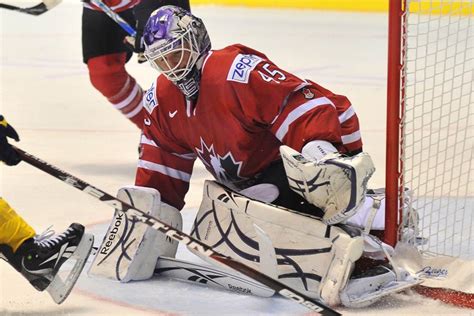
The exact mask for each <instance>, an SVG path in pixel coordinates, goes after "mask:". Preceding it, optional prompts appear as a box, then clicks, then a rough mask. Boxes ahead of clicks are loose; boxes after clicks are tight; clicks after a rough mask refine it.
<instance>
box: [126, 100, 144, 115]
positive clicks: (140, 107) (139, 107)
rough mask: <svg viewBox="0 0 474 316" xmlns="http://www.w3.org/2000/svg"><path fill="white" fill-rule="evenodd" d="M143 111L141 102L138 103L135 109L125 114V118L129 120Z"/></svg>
mask: <svg viewBox="0 0 474 316" xmlns="http://www.w3.org/2000/svg"><path fill="white" fill-rule="evenodd" d="M142 109H143V101H140V103H138V105H137V106H136V107H135V109H134V110H133V111H131V112H129V113H127V114H125V117H127V118H131V117H134V116H135V115H137V114H138V113H140V111H141V110H142Z"/></svg>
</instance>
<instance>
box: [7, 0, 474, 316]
mask: <svg viewBox="0 0 474 316" xmlns="http://www.w3.org/2000/svg"><path fill="white" fill-rule="evenodd" d="M194 13H195V14H196V15H198V16H201V17H202V18H203V19H204V21H205V22H206V25H207V28H208V30H209V33H210V35H211V38H212V40H213V47H214V48H221V47H224V46H226V45H228V44H232V43H243V44H246V45H248V46H251V47H253V48H255V49H258V50H261V51H263V52H265V53H266V54H267V55H268V57H269V58H270V59H272V60H273V61H274V62H275V63H276V64H278V65H280V66H281V67H282V68H284V69H286V70H289V71H291V72H294V73H296V74H298V75H300V76H301V77H305V78H311V79H312V80H314V81H316V82H318V83H319V84H321V85H323V86H325V87H327V88H328V89H330V90H332V91H334V92H336V93H339V94H344V95H347V96H348V97H349V98H350V99H351V100H352V103H353V104H354V106H355V107H356V110H357V111H358V113H359V117H360V121H361V126H362V134H363V138H364V141H365V149H366V151H368V152H369V153H370V154H371V155H372V157H373V159H374V161H375V164H376V167H377V172H376V175H375V176H374V178H373V179H372V180H371V181H372V186H373V187H380V186H383V185H384V183H383V179H384V176H383V175H384V158H385V155H384V143H385V138H384V126H385V104H386V100H385V99H386V96H385V91H386V87H385V82H386V68H387V67H386V51H387V16H386V15H385V14H362V13H357V14H356V13H336V12H323V11H311V10H308V11H304V10H299V11H298V10H268V9H245V8H230V7H229V8H223V7H214V6H204V7H196V8H194ZM0 19H1V24H0V25H1V90H0V95H1V109H0V113H2V114H3V115H5V116H6V118H7V119H8V121H9V122H10V123H11V124H12V125H13V126H15V128H16V129H17V131H18V132H19V134H20V136H21V142H20V143H19V144H18V145H19V147H20V148H23V149H24V150H26V151H28V152H31V153H32V154H34V155H37V156H39V157H41V158H42V159H44V160H46V161H48V162H50V163H52V164H54V165H56V166H58V167H60V168H62V169H64V170H66V171H68V172H70V173H72V174H74V175H76V176H78V177H80V178H82V179H84V180H85V181H87V182H89V183H91V184H93V185H95V186H97V187H99V188H101V189H103V190H105V191H107V192H110V193H112V194H115V192H116V191H117V189H118V188H119V187H121V186H122V185H125V184H132V183H133V181H134V172H135V165H136V161H137V143H138V139H139V132H138V130H137V129H136V128H135V127H134V126H132V124H130V123H129V122H128V121H127V120H126V119H125V118H123V117H122V116H121V114H119V113H118V112H117V111H116V110H114V109H113V108H112V106H111V105H109V104H108V103H107V101H106V100H105V99H104V98H103V97H102V96H101V95H100V94H99V93H98V92H96V91H95V90H94V89H93V88H92V86H91V84H90V83H89V79H88V74H87V69H86V67H85V65H84V64H83V63H82V57H81V4H80V1H78V0H75V1H72V0H71V1H66V2H65V3H62V4H61V5H59V6H58V7H56V8H55V9H53V10H52V11H51V12H47V13H46V14H44V15H42V16H39V17H34V16H28V15H23V14H21V13H17V12H11V11H5V10H2V11H0ZM127 67H128V70H129V71H130V72H131V73H132V74H133V76H135V77H136V78H137V80H138V82H139V83H141V85H142V87H143V88H147V87H148V85H149V84H150V83H151V82H152V81H153V80H154V78H155V76H156V73H155V72H154V70H153V69H151V68H150V67H149V66H148V65H146V64H143V65H138V64H137V62H136V60H135V59H132V60H131V61H130V62H129V63H128V66H127ZM0 172H1V182H0V185H1V191H0V194H1V195H2V196H3V197H5V198H6V199H7V200H8V201H9V202H10V204H11V205H12V206H13V207H14V208H15V209H16V210H17V211H18V212H19V213H20V214H22V216H23V217H24V218H25V219H26V220H27V221H28V222H30V223H31V224H32V225H33V226H34V227H35V228H36V229H37V231H38V232H41V231H42V230H43V229H45V228H47V227H48V226H49V225H54V227H55V228H56V229H57V230H58V231H60V230H62V229H64V228H65V227H67V225H69V223H70V222H73V221H77V222H81V223H83V224H85V225H86V227H87V228H88V229H89V230H90V231H91V232H96V233H98V235H99V234H100V232H101V230H103V229H104V227H105V223H106V222H108V221H109V220H110V219H111V217H112V214H113V210H112V209H111V208H109V207H108V206H106V205H104V204H102V203H99V202H98V201H96V200H94V199H92V198H91V197H89V196H87V195H85V194H83V193H81V192H79V191H77V190H74V189H73V188H71V187H68V186H66V185H64V184H63V183H61V182H60V181H58V180H56V179H54V178H52V177H51V176H49V175H47V174H45V173H42V172H41V171H39V170H37V169H35V168H33V167H31V166H29V165H27V164H26V163H21V164H20V165H19V166H18V167H15V168H9V167H6V166H2V167H1V169H0ZM209 177H210V176H209V174H208V173H207V172H206V171H205V170H204V168H203V167H202V166H201V165H200V164H197V165H196V168H195V170H194V175H193V178H192V181H191V189H190V192H189V193H188V196H187V198H186V201H187V205H186V208H185V209H184V210H183V212H182V213H183V216H184V218H185V227H186V228H185V229H189V226H190V222H191V220H192V218H193V213H194V212H195V210H196V208H197V207H198V205H199V202H200V199H201V194H202V193H201V192H202V182H203V180H204V179H206V178H209ZM97 239H99V238H97ZM98 242H99V240H97V242H96V243H98ZM178 258H185V259H189V260H198V259H197V258H196V257H194V256H193V255H191V254H190V253H189V252H187V251H186V249H184V248H180V250H179V252H178ZM0 284H1V285H0V314H1V315H111V314H114V315H150V314H155V315H156V314H160V313H161V314H167V315H274V314H275V315H304V314H308V310H306V309H304V308H302V307H300V306H299V305H297V304H295V303H293V302H290V301H288V300H285V299H283V298H280V297H274V298H270V299H263V298H256V297H250V296H243V295H238V294H234V293H229V292H224V291H218V290H214V289H210V288H206V287H203V286H202V287H201V286H197V285H193V284H188V283H183V282H179V281H173V280H169V279H163V278H156V279H154V280H151V281H146V282H134V283H130V284H118V283H114V282H106V281H102V280H97V279H91V278H89V277H87V275H86V274H83V275H82V277H81V279H80V280H79V282H78V284H77V287H76V289H75V290H74V291H73V293H72V294H71V296H70V298H69V299H68V300H67V301H66V302H65V303H64V304H63V305H60V306H57V305H55V304H54V303H53V302H52V300H51V299H50V298H49V297H48V295H47V294H46V293H38V292H36V291H35V290H34V289H33V288H32V287H31V286H29V285H28V283H27V282H26V281H25V280H24V279H23V278H22V277H21V276H20V275H19V274H18V273H17V272H16V271H14V270H13V269H12V268H11V267H10V266H8V264H6V263H0ZM338 311H340V312H342V313H344V314H345V315H356V314H357V315H367V314H381V313H383V314H385V315H408V314H411V315H424V314H430V315H437V314H438V315H439V314H445V315H448V314H449V315H451V314H465V315H468V314H470V313H471V312H472V311H469V310H465V309H459V308H455V307H451V306H448V305H445V304H443V303H439V302H435V301H432V300H430V299H426V298H422V297H421V296H419V295H417V294H414V293H409V294H399V295H394V296H391V297H389V298H386V299H384V300H383V301H381V302H380V303H378V304H376V305H374V306H372V307H370V308H366V309H362V310H349V309H346V308H338Z"/></svg>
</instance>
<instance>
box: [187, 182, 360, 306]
mask: <svg viewBox="0 0 474 316" xmlns="http://www.w3.org/2000/svg"><path fill="white" fill-rule="evenodd" d="M191 235H192V236H193V237H195V238H197V239H199V240H201V241H202V242H204V243H206V244H208V245H210V246H212V247H214V249H216V251H218V252H220V253H222V254H224V255H228V256H230V257H232V258H234V259H236V260H238V261H240V262H242V263H244V264H247V265H249V266H251V267H252V268H255V269H258V270H259V271H261V272H263V273H265V274H267V275H270V276H273V277H276V278H278V280H280V281H281V282H283V283H285V284H287V285H288V286H291V287H293V288H295V289H297V290H299V291H301V292H302V293H304V294H306V295H308V296H310V297H315V298H321V294H323V295H324V299H328V300H330V301H331V302H338V301H339V300H338V295H339V292H338V291H339V290H340V289H341V288H343V287H344V286H345V284H344V282H345V281H347V279H348V277H347V275H348V273H349V272H350V271H351V270H352V264H353V262H354V261H355V260H356V259H358V257H360V255H361V254H362V250H363V249H362V247H363V240H362V238H360V237H350V236H349V235H348V233H347V232H345V231H344V230H343V229H341V228H340V227H337V226H328V225H326V224H324V223H323V222H322V221H321V220H320V219H318V218H315V217H312V216H310V215H304V214H301V213H295V212H292V211H291V210H288V209H285V208H281V207H277V206H275V205H272V204H268V203H263V202H261V201H256V200H252V199H249V198H248V197H246V196H243V195H241V194H240V193H236V192H233V191H230V190H228V189H227V188H224V187H222V186H220V185H219V184H217V183H215V182H211V181H206V183H205V185H204V194H203V201H202V203H201V206H200V208H199V212H198V214H197V215H196V219H195V221H194V227H193V229H192V231H191ZM190 250H191V252H194V253H195V254H196V255H198V256H199V257H201V258H202V259H203V260H205V261H208V262H209V263H211V264H215V262H214V261H213V260H210V259H209V258H208V257H206V256H203V255H202V254H200V253H197V252H195V251H194V250H193V249H191V248H190ZM333 265H334V267H333ZM333 296H336V297H333Z"/></svg>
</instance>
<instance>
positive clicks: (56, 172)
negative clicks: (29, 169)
mask: <svg viewBox="0 0 474 316" xmlns="http://www.w3.org/2000/svg"><path fill="white" fill-rule="evenodd" d="M12 147H13V148H14V149H15V150H16V151H17V152H18V154H19V155H20V157H21V158H22V160H24V161H25V162H26V163H28V164H30V165H32V166H34V167H36V168H38V169H40V170H42V171H44V172H46V173H47V174H49V175H51V176H53V177H55V178H57V179H59V180H61V181H63V182H65V183H66V184H69V185H70V186H72V187H74V188H76V189H78V190H80V191H83V192H85V193H87V194H89V195H91V196H93V197H94V198H96V199H98V200H99V201H102V202H104V203H106V204H108V205H110V206H112V207H113V208H115V209H117V210H120V211H122V212H125V213H127V216H129V217H131V218H133V219H134V220H136V221H140V222H142V223H145V224H146V225H148V226H150V227H152V228H153V229H156V230H157V231H159V232H161V233H163V234H165V235H166V236H168V237H170V238H172V239H174V240H176V241H178V242H182V243H184V244H185V245H186V246H188V247H189V248H192V249H193V250H195V251H197V252H199V253H201V254H202V255H204V256H207V257H209V258H211V259H213V260H215V261H217V262H220V263H221V264H223V265H226V266H228V267H230V268H232V269H234V270H236V271H238V272H240V273H242V274H244V275H246V276H248V277H250V278H252V279H254V280H256V281H257V282H260V283H262V284H264V285H266V286H268V287H269V288H271V289H273V290H275V292H277V293H279V294H280V295H281V296H283V297H286V298H287V299H289V300H292V301H295V302H296V303H299V304H300V305H303V306H305V307H306V308H308V309H310V310H312V311H315V312H318V313H319V314H321V315H341V314H339V313H338V312H336V311H335V310H333V309H331V308H330V307H328V306H326V305H325V304H324V303H322V302H320V301H318V300H316V299H313V298H310V297H308V296H306V295H304V294H302V293H300V292H298V291H296V290H294V289H292V288H290V287H289V286H287V285H285V284H283V283H281V282H280V281H277V280H275V279H273V278H271V277H269V276H267V275H265V274H263V273H261V272H259V271H257V270H255V269H253V268H251V267H249V266H247V265H245V264H243V263H241V262H239V261H236V260H234V259H232V258H230V257H227V256H224V255H222V254H220V253H218V252H217V251H215V250H214V249H213V248H212V247H210V246H208V245H206V244H204V243H203V242H201V241H200V240H197V239H195V238H193V237H191V236H190V235H188V234H185V233H184V232H182V231H180V230H178V229H176V228H173V227H172V226H170V225H168V224H166V223H164V222H162V221H160V220H159V219H157V218H155V217H153V216H150V215H148V214H147V213H145V212H143V211H141V210H138V209H136V208H134V207H133V206H131V205H129V204H127V203H125V202H123V201H121V200H119V199H117V198H116V197H114V196H112V195H110V194H108V193H106V192H104V191H102V190H100V189H98V188H96V187H94V186H92V185H90V184H88V183H87V182H84V181H82V180H81V179H79V178H76V177H75V176H73V175H71V174H69V173H67V172H65V171H63V170H61V169H59V168H57V167H55V166H53V165H51V164H49V163H47V162H45V161H43V160H41V159H39V158H37V157H35V156H33V155H31V154H29V153H27V152H25V151H23V150H21V149H19V148H18V147H15V146H12Z"/></svg>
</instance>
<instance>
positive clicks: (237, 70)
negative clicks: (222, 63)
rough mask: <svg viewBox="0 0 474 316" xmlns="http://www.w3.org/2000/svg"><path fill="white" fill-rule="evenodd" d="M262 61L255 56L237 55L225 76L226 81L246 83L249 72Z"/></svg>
mask: <svg viewBox="0 0 474 316" xmlns="http://www.w3.org/2000/svg"><path fill="white" fill-rule="evenodd" d="M261 61H262V58H260V57H258V56H255V55H244V54H239V55H237V56H236V57H235V59H234V62H233V63H232V67H230V70H229V73H228V74H227V80H228V81H235V82H240V83H248V82H249V76H250V72H251V71H252V70H253V69H254V68H255V66H257V65H258V63H259V62H261Z"/></svg>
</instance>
